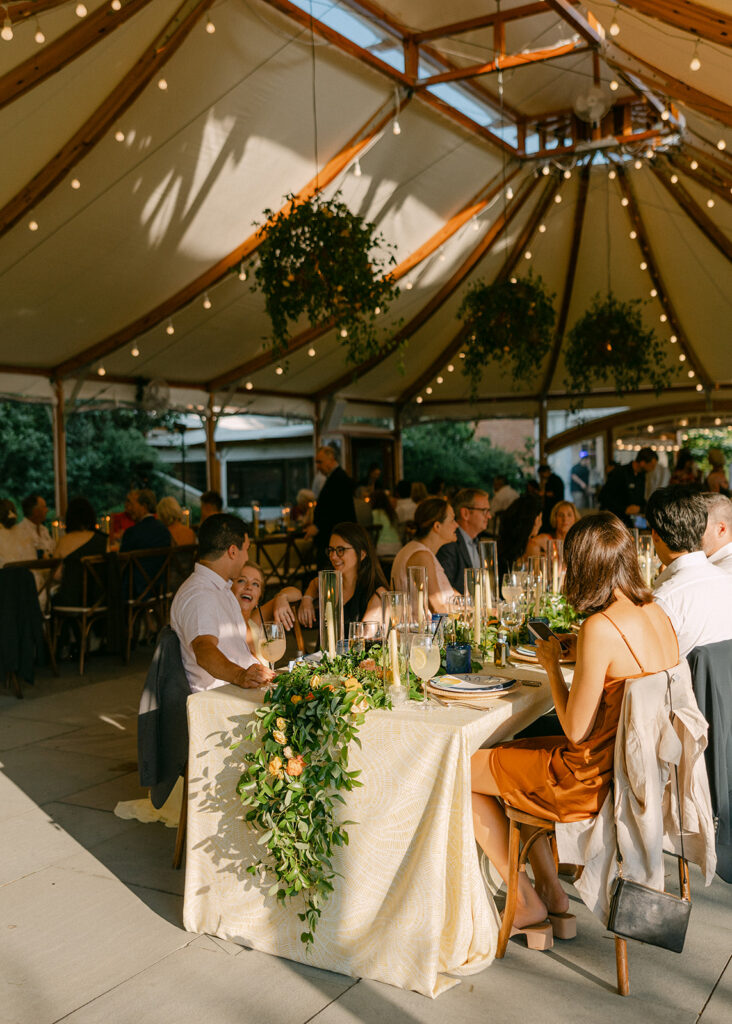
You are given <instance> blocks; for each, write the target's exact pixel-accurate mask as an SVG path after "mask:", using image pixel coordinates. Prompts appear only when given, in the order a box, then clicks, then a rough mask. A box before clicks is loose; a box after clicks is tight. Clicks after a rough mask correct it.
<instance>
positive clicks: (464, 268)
mask: <svg viewBox="0 0 732 1024" xmlns="http://www.w3.org/2000/svg"><path fill="white" fill-rule="evenodd" d="M537 184H538V179H537V178H533V177H527V178H526V179H525V180H524V182H523V184H522V186H521V188H520V190H519V192H518V194H517V195H516V196H515V197H514V198H513V199H512V200H511V202H510V203H509V205H508V207H507V208H506V210H505V212H504V211H502V212H501V213H500V214H499V216H498V217H497V218H496V220H495V221H494V222H493V224H491V226H490V228H489V230H488V231H487V232H486V234H485V235H484V236H483V238H481V240H480V242H479V243H478V245H476V246H475V248H474V249H472V251H471V252H470V253H468V256H467V257H466V258H465V259H464V260H463V262H462V263H461V264H460V266H459V267H458V268H457V270H456V271H455V272H454V273H453V274H452V275H451V276H450V277H449V278H448V280H447V281H446V282H445V284H444V285H443V286H442V288H440V289H439V291H437V292H436V293H435V295H433V296H432V298H431V299H430V300H429V301H428V302H427V303H426V304H425V305H424V306H423V307H422V309H420V310H419V312H418V313H417V314H416V315H415V316H413V317H412V319H411V320H410V321H409V322H408V323H406V324H404V326H403V327H401V328H400V330H398V331H397V333H396V334H395V335H394V337H393V338H392V340H391V342H390V343H389V345H388V346H385V347H384V349H383V350H382V351H381V352H380V353H379V354H378V355H376V356H372V357H371V358H370V359H366V360H364V362H362V363H360V364H359V365H358V366H356V367H352V368H351V369H350V370H347V371H346V372H345V373H342V374H340V376H338V377H337V378H336V379H335V380H333V381H331V382H330V383H329V384H327V385H326V386H325V387H324V388H321V390H320V391H318V392H317V394H316V396H315V397H316V398H318V399H323V398H327V397H328V396H329V395H332V394H334V393H335V392H336V391H339V390H340V389H341V388H342V387H345V386H346V385H347V384H349V383H351V382H352V381H354V380H356V379H357V378H359V377H362V376H363V375H364V374H366V373H368V372H369V371H370V370H373V369H374V368H375V367H376V366H378V365H379V364H380V363H382V362H383V361H384V360H385V359H388V358H389V356H391V355H393V354H394V353H395V352H396V351H397V349H398V348H399V346H400V345H401V344H402V342H404V341H406V340H407V339H408V338H409V337H411V335H412V334H414V332H415V331H418V330H419V329H420V327H422V326H424V324H425V323H427V321H428V320H429V319H430V318H431V317H432V316H434V314H435V313H436V312H437V311H438V310H439V309H440V308H441V307H442V306H443V305H444V303H445V302H447V300H448V299H449V298H450V296H451V295H452V294H453V293H454V292H455V291H456V289H457V288H459V286H460V285H461V284H462V283H463V281H464V280H465V279H466V278H467V277H468V276H469V275H470V274H471V273H472V271H473V269H474V268H475V267H476V266H477V264H478V263H479V262H480V261H481V260H482V259H483V257H484V256H485V255H486V254H487V253H488V252H489V251H490V249H491V248H492V246H493V245H494V244H495V242H496V239H497V238H498V237H499V236H500V235H501V233H502V232H503V230H504V228H505V227H506V226H507V225H508V224H509V223H510V222H511V220H512V219H513V217H514V216H515V215H516V214H517V213H518V212H519V210H520V209H521V208H522V207H523V205H524V203H525V202H526V200H527V199H528V198H529V196H530V195H531V193H532V192H533V191H534V189H535V188H536V185H537Z"/></svg>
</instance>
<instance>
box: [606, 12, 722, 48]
mask: <svg viewBox="0 0 732 1024" xmlns="http://www.w3.org/2000/svg"><path fill="white" fill-rule="evenodd" d="M623 5H624V6H625V7H628V8H630V9H631V10H633V11H637V13H638V14H644V15H646V17H648V18H653V19H654V20H656V21H660V22H662V23H663V24H665V25H673V26H674V27H675V28H680V29H682V30H683V31H684V32H688V33H689V34H690V35H692V36H697V38H699V39H706V40H707V41H708V42H710V43H717V44H718V45H719V46H730V47H732V25H731V24H730V19H729V18H728V17H725V16H724V14H722V13H721V12H720V11H714V10H711V8H709V7H705V6H704V5H703V4H698V3H692V2H691V0H623Z"/></svg>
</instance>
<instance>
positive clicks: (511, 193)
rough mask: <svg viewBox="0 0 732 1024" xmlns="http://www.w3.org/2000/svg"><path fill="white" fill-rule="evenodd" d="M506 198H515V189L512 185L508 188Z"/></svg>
mask: <svg viewBox="0 0 732 1024" xmlns="http://www.w3.org/2000/svg"><path fill="white" fill-rule="evenodd" d="M506 199H513V189H512V188H511V186H510V185H509V186H508V188H507V189H506Z"/></svg>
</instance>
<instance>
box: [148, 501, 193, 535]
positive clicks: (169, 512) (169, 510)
mask: <svg viewBox="0 0 732 1024" xmlns="http://www.w3.org/2000/svg"><path fill="white" fill-rule="evenodd" d="M157 513H158V520H159V522H161V523H162V524H163V526H165V527H166V528H167V530H168V533H169V534H170V536H171V537H172V538H173V543H174V544H176V545H178V546H180V545H182V544H195V543H196V535H195V533H194V532H193V530H192V529H191V528H190V526H186V523H185V516H184V515H183V509H182V508H181V507H180V505H179V504H178V502H177V501H176V499H175V498H172V497H168V498H161V499H160V501H159V502H158V508H157Z"/></svg>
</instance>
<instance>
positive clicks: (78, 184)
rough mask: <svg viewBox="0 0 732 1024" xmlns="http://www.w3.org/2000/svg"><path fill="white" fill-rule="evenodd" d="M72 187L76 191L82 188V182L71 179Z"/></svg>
mask: <svg viewBox="0 0 732 1024" xmlns="http://www.w3.org/2000/svg"><path fill="white" fill-rule="evenodd" d="M71 187H72V188H73V189H74V190H76V189H79V188H81V182H80V181H79V179H78V178H72V179H71Z"/></svg>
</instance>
